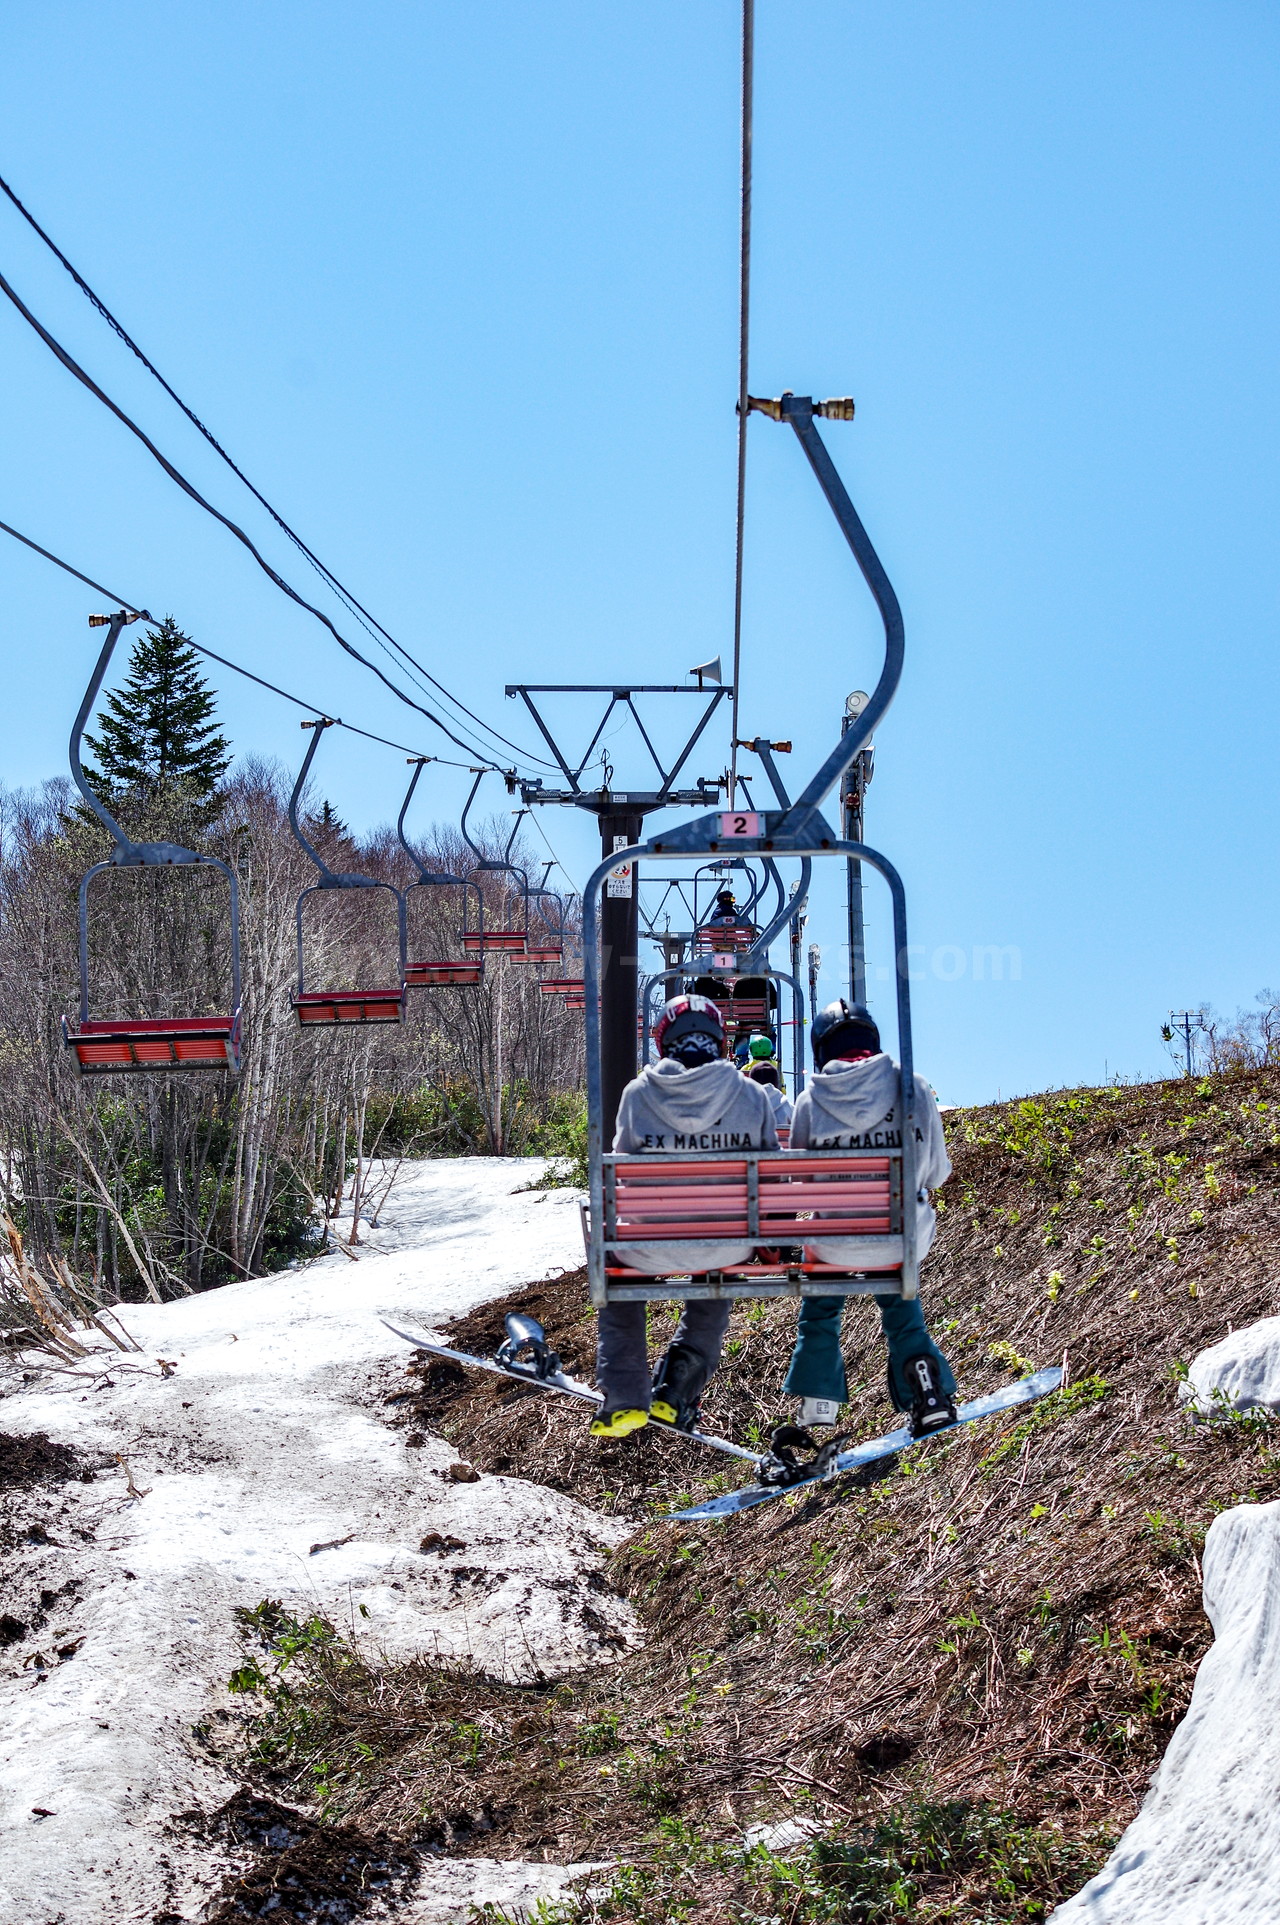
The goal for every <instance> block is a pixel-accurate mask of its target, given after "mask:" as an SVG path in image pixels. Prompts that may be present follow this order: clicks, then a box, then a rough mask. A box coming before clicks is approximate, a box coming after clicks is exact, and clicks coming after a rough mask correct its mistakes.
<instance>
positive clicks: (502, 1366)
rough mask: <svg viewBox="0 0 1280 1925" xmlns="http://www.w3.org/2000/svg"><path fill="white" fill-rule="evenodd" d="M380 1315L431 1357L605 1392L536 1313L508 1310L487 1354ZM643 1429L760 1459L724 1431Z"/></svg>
mask: <svg viewBox="0 0 1280 1925" xmlns="http://www.w3.org/2000/svg"><path fill="white" fill-rule="evenodd" d="M381 1321H382V1322H383V1323H384V1324H385V1325H386V1327H387V1329H388V1330H389V1331H391V1333H392V1335H393V1336H396V1337H401V1338H403V1339H404V1341H405V1343H410V1344H412V1345H413V1346H414V1348H415V1349H416V1350H426V1351H429V1352H430V1353H431V1355H432V1356H433V1357H444V1358H446V1359H447V1360H448V1362H449V1363H453V1364H462V1365H463V1366H464V1368H467V1369H470V1370H488V1371H492V1372H493V1374H494V1375H495V1376H497V1377H509V1378H510V1379H511V1380H512V1382H513V1383H517V1384H532V1385H533V1387H534V1389H535V1390H559V1391H562V1392H563V1393H564V1395H565V1396H566V1397H579V1398H581V1399H582V1401H583V1402H584V1403H587V1404H595V1405H596V1406H599V1405H600V1404H602V1403H603V1402H604V1398H603V1397H602V1396H601V1395H600V1392H599V1391H598V1390H593V1389H592V1388H591V1386H590V1384H583V1383H579V1382H578V1379H577V1378H576V1377H569V1376H567V1375H566V1374H565V1372H564V1370H563V1369H562V1368H561V1365H560V1359H559V1357H558V1356H557V1354H556V1352H555V1351H554V1350H552V1348H551V1346H550V1345H549V1344H548V1342H547V1337H546V1332H545V1331H544V1330H543V1328H542V1325H541V1324H540V1323H539V1322H538V1320H537V1318H536V1317H526V1316H522V1315H520V1314H518V1313H517V1312H515V1311H510V1312H509V1313H508V1315H507V1318H506V1325H507V1340H506V1342H505V1343H504V1344H501V1345H499V1347H498V1350H497V1353H496V1354H495V1355H494V1356H492V1357H473V1356H472V1354H471V1352H470V1351H469V1350H451V1349H450V1348H449V1346H448V1344H443V1343H440V1342H438V1341H437V1339H436V1338H435V1337H424V1336H422V1335H421V1334H420V1333H419V1332H417V1331H413V1330H401V1329H400V1327H399V1325H398V1324H394V1323H392V1322H391V1321H390V1319H389V1318H387V1317H383V1318H382V1319H381ZM645 1429H646V1430H647V1431H655V1432H657V1434H658V1435H659V1436H666V1437H687V1438H689V1439H691V1440H692V1442H693V1443H695V1444H705V1445H706V1446H707V1448H708V1449H709V1450H718V1451H723V1452H724V1453H725V1455H726V1456H728V1457H741V1458H745V1460H746V1462H747V1463H749V1464H752V1465H759V1463H760V1452H759V1451H758V1450H746V1449H744V1448H743V1446H742V1445H741V1444H731V1443H729V1442H728V1440H727V1439H726V1438H724V1437H712V1436H711V1435H710V1434H709V1433H708V1432H707V1431H703V1430H677V1429H676V1428H675V1426H674V1425H673V1424H659V1423H652V1424H647V1425H645Z"/></svg>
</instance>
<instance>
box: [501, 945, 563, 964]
mask: <svg viewBox="0 0 1280 1925" xmlns="http://www.w3.org/2000/svg"><path fill="white" fill-rule="evenodd" d="M511 960H512V961H513V962H520V963H526V962H527V963H558V962H563V961H564V944H563V943H562V942H531V943H529V944H528V946H527V947H526V949H525V952H524V954H523V955H520V954H518V953H513V955H512V958H511Z"/></svg>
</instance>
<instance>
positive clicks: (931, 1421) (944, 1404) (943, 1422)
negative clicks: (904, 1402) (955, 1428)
mask: <svg viewBox="0 0 1280 1925" xmlns="http://www.w3.org/2000/svg"><path fill="white" fill-rule="evenodd" d="M902 1373H903V1375H904V1377H905V1378H906V1380H907V1382H908V1383H909V1384H910V1386H911V1435H912V1436H913V1437H929V1436H932V1434H933V1432H934V1431H935V1430H945V1429H946V1427H947V1425H948V1424H954V1423H955V1421H956V1405H955V1399H954V1397H948V1396H947V1394H946V1392H945V1391H944V1390H943V1388H942V1376H941V1373H940V1371H939V1369H938V1362H937V1359H936V1357H930V1356H929V1355H927V1354H926V1355H924V1356H920V1357H908V1358H907V1360H906V1362H905V1363H904V1364H903V1366H902Z"/></svg>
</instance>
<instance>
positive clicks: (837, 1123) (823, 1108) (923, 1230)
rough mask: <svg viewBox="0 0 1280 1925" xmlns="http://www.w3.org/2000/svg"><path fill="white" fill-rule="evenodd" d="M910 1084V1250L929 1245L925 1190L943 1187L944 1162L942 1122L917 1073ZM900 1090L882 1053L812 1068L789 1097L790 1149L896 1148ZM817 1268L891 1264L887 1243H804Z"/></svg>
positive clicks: (932, 1222)
mask: <svg viewBox="0 0 1280 1925" xmlns="http://www.w3.org/2000/svg"><path fill="white" fill-rule="evenodd" d="M915 1086H916V1103H915V1110H916V1184H917V1186H918V1191H919V1202H918V1206H917V1216H916V1224H917V1229H916V1235H917V1238H918V1241H917V1245H916V1248H917V1252H918V1254H919V1255H920V1256H921V1257H923V1256H924V1254H925V1252H926V1251H927V1250H928V1248H929V1246H930V1244H931V1243H932V1242H933V1233H934V1230H935V1229H936V1227H937V1218H936V1217H935V1216H934V1213H933V1208H932V1206H931V1204H930V1202H929V1197H928V1192H929V1191H930V1190H931V1189H934V1188H936V1187H937V1185H938V1184H939V1183H945V1182H946V1180H947V1178H948V1177H949V1176H950V1174H951V1159H950V1157H949V1156H948V1155H947V1146H946V1143H945V1142H944V1140H943V1135H942V1118H941V1117H940V1116H939V1114H938V1105H937V1102H936V1101H935V1099H934V1094H933V1091H932V1090H931V1089H930V1088H929V1085H928V1084H927V1083H926V1082H925V1080H924V1078H923V1077H922V1076H917V1077H916V1079H915ZM900 1094H901V1091H900V1086H899V1073H898V1065H897V1064H896V1063H895V1062H894V1060H893V1058H892V1057H891V1056H888V1055H885V1054H884V1052H883V1051H882V1052H881V1053H880V1055H878V1056H867V1057H864V1058H863V1059H862V1061H861V1062H858V1063H829V1064H828V1065H827V1067H826V1069H821V1070H817V1071H816V1072H815V1073H814V1075H813V1077H812V1078H811V1079H810V1081H809V1084H808V1087H807V1088H806V1089H804V1090H802V1091H801V1093H800V1095H799V1096H797V1098H796V1110H795V1116H794V1117H793V1119H792V1123H791V1148H792V1149H793V1150H882V1149H884V1150H896V1149H900V1148H901V1146H902V1128H901V1122H900V1120H899V1117H898V1104H899V1097H900ZM808 1247H809V1248H810V1249H811V1250H812V1251H813V1254H814V1256H815V1257H816V1258H817V1260H818V1262H819V1263H848V1264H850V1265H851V1266H852V1265H853V1264H855V1263H856V1264H857V1267H858V1269H859V1270H874V1269H876V1268H877V1267H878V1265H879V1264H880V1263H882V1262H893V1261H896V1260H897V1251H896V1249H895V1246H894V1243H893V1242H892V1241H889V1242H886V1243H885V1245H884V1247H883V1248H881V1247H880V1245H878V1244H877V1243H876V1241H875V1239H874V1238H868V1237H827V1238H826V1239H825V1241H822V1242H818V1243H813V1244H810V1245H809V1246H808Z"/></svg>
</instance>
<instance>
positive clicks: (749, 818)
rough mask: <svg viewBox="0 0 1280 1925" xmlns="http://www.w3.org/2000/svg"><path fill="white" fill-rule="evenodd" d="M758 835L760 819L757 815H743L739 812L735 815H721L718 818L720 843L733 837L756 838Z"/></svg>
mask: <svg viewBox="0 0 1280 1925" xmlns="http://www.w3.org/2000/svg"><path fill="white" fill-rule="evenodd" d="M759 833H760V818H759V816H758V815H751V814H746V815H744V814H742V813H741V811H739V813H738V814H736V815H722V816H721V818H720V836H721V839H722V841H727V840H729V839H730V838H731V837H734V836H758V835H759Z"/></svg>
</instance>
